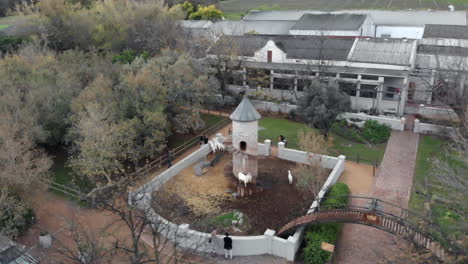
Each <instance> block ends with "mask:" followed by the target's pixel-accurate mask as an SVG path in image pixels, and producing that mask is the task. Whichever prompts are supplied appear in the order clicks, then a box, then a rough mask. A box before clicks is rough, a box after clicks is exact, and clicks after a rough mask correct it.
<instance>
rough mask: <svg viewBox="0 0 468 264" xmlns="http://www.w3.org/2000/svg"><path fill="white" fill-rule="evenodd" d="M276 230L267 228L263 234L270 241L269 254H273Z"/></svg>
mask: <svg viewBox="0 0 468 264" xmlns="http://www.w3.org/2000/svg"><path fill="white" fill-rule="evenodd" d="M275 233H276V231H275V230H271V229H267V230H266V231H265V233H264V234H263V235H264V236H265V238H266V239H267V243H268V254H273V237H274V236H275Z"/></svg>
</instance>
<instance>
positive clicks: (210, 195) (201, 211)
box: [155, 154, 314, 235]
mask: <svg viewBox="0 0 468 264" xmlns="http://www.w3.org/2000/svg"><path fill="white" fill-rule="evenodd" d="M213 158H214V156H213V155H210V156H208V158H207V160H212V159H213ZM231 158H232V156H231V155H230V154H226V155H224V156H223V158H222V159H221V160H220V162H219V163H218V164H217V165H216V166H215V167H214V168H212V167H209V169H208V172H207V173H206V174H204V175H203V176H196V175H195V174H194V171H193V168H192V166H190V167H188V168H186V169H185V170H183V171H182V172H181V173H179V174H178V175H176V176H175V177H173V178H172V179H171V180H169V181H168V182H167V183H166V184H165V185H164V186H163V187H162V188H161V189H160V190H159V191H158V192H156V193H155V197H156V199H155V201H157V202H156V203H155V208H156V210H157V211H158V212H159V213H160V214H161V215H163V216H164V217H166V218H168V219H170V220H172V221H174V222H176V223H189V224H191V226H192V227H193V228H194V229H198V230H201V231H205V232H206V231H208V230H209V229H211V230H212V228H215V227H216V226H209V227H206V226H201V225H200V224H201V222H202V221H205V224H206V220H207V218H210V217H211V218H213V217H215V216H217V215H220V214H221V213H225V212H230V211H239V212H242V213H243V214H244V215H245V216H246V217H247V222H248V225H246V226H244V228H245V230H242V232H241V233H242V234H250V235H253V234H263V233H264V232H265V230H266V229H267V228H269V229H274V230H277V229H279V228H280V227H281V226H283V225H284V224H286V223H287V222H288V221H290V220H292V219H294V218H295V217H297V216H299V215H302V214H304V213H305V212H306V210H307V209H308V207H309V206H310V205H311V204H312V202H313V200H314V197H313V195H312V194H310V193H304V192H302V191H300V190H298V189H297V188H296V186H295V184H294V183H293V184H292V185H290V184H289V182H288V170H292V168H293V167H294V166H295V163H293V162H289V161H285V160H281V159H278V158H275V157H268V158H263V157H262V158H259V160H258V171H259V175H258V177H257V185H260V186H261V187H262V189H263V191H261V192H256V193H254V194H253V195H252V196H249V197H243V198H233V197H232V195H231V192H235V191H236V189H237V184H238V181H237V179H236V178H235V177H234V176H233V175H232V174H231V175H229V176H225V174H224V168H225V164H226V163H227V162H229V161H230V159H231ZM218 228H219V227H218ZM237 234H240V233H239V232H238V233H237Z"/></svg>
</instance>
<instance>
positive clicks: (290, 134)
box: [259, 117, 387, 164]
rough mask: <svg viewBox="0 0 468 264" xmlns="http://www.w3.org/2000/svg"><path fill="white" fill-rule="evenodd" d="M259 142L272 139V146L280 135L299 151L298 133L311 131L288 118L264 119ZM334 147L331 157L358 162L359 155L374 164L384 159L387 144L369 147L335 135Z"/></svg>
mask: <svg viewBox="0 0 468 264" xmlns="http://www.w3.org/2000/svg"><path fill="white" fill-rule="evenodd" d="M259 126H260V131H259V141H260V142H262V143H263V141H264V140H265V139H271V140H272V144H273V145H276V144H277V143H278V137H279V135H283V136H285V137H286V140H287V141H288V148H292V149H299V139H298V133H299V131H300V130H304V129H305V130H309V131H313V129H311V128H309V127H308V126H307V125H306V124H304V123H299V122H294V121H291V120H288V119H286V118H279V117H262V118H261V119H260V122H259ZM333 138H334V140H333V147H332V150H331V152H332V153H330V154H331V155H336V156H338V155H345V156H347V159H348V160H356V159H357V155H359V159H360V161H361V162H363V163H368V164H372V162H373V161H374V160H376V161H377V162H380V161H381V160H382V158H383V154H384V152H385V148H386V146H387V144H386V143H383V144H376V145H373V146H371V147H370V146H368V145H366V144H361V143H355V142H353V141H350V140H348V139H345V138H343V137H341V136H338V135H333Z"/></svg>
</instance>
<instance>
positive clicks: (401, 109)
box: [397, 78, 408, 117]
mask: <svg viewBox="0 0 468 264" xmlns="http://www.w3.org/2000/svg"><path fill="white" fill-rule="evenodd" d="M407 96H408V78H405V79H403V89H402V91H401V93H400V98H399V99H400V102H399V104H398V112H397V116H398V117H400V116H402V115H403V112H404V110H405V104H406V97H407Z"/></svg>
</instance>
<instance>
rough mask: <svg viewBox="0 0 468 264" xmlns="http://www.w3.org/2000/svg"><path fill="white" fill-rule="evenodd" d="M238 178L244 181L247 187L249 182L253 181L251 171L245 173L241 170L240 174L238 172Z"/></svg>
mask: <svg viewBox="0 0 468 264" xmlns="http://www.w3.org/2000/svg"><path fill="white" fill-rule="evenodd" d="M237 178H238V179H239V182H243V183H244V185H245V187H247V183H249V182H251V181H252V174H250V172H249V173H247V175H245V174H244V173H242V172H239V174H237Z"/></svg>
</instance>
